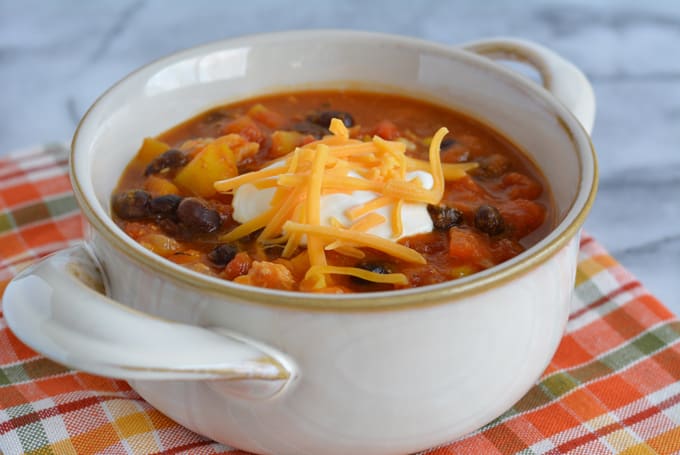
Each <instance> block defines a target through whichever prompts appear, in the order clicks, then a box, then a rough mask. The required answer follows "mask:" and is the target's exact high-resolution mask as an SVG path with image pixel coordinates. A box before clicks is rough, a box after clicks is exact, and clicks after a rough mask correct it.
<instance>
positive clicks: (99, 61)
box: [0, 0, 680, 314]
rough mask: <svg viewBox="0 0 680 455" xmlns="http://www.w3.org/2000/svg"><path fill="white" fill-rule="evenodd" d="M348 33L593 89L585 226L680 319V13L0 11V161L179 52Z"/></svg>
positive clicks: (179, 6)
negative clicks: (502, 49) (483, 59)
mask: <svg viewBox="0 0 680 455" xmlns="http://www.w3.org/2000/svg"><path fill="white" fill-rule="evenodd" d="M304 28H351V29H362V30H373V31H381V32H389V33H397V34H403V35H410V36H417V37H421V38H426V39H429V40H433V41H439V42H443V43H457V42H463V41H468V40H472V39H476V38H482V37H488V36H494V35H511V36H517V37H523V38H528V39H532V40H536V41H538V42H541V43H543V44H545V45H547V46H549V47H551V48H553V49H555V50H556V51H558V52H560V53H561V54H563V55H564V56H565V57H567V58H569V59H571V60H572V61H573V62H575V63H576V64H577V65H578V66H580V67H581V68H582V69H583V70H584V71H585V73H586V74H587V76H588V77H589V78H590V80H591V82H592V83H593V85H594V87H595V92H596V95H597V99H598V113H597V119H596V124H595V130H594V134H593V142H594V144H595V146H596V148H597V150H598V153H599V159H600V166H601V186H600V192H599V196H598V199H597V202H596V204H595V207H594V209H593V212H592V214H591V216H590V219H589V220H588V222H587V224H586V228H587V230H588V231H589V232H590V233H592V234H594V235H595V236H596V237H597V238H598V240H599V241H600V242H602V243H603V244H604V245H605V246H606V247H607V248H608V249H609V251H610V252H611V253H612V254H613V255H614V256H615V257H616V258H617V259H618V260H619V261H621V262H622V263H623V264H624V265H625V266H626V267H627V268H628V269H629V270H630V271H632V272H633V273H634V274H636V275H637V276H638V277H639V278H640V279H641V280H642V282H643V283H644V284H645V285H646V286H647V287H648V288H649V289H650V290H651V291H652V292H653V293H654V294H656V295H657V296H658V297H659V298H660V299H661V300H662V301H663V302H664V303H665V304H666V305H668V306H669V307H671V308H672V309H673V310H674V311H675V313H676V314H680V2H678V1H674V0H668V1H651V0H648V1H646V2H642V1H639V0H635V1H538V0H534V1H523V2H520V1H479V0H478V1H465V2H461V1H458V2H453V1H450V2H449V1H443V0H442V1H436V0H434V1H421V2H418V1H414V0H410V1H408V0H407V1H398V0H391V1H369V0H364V1H361V0H333V1H322V0H318V1H295V2H293V1H289V2H283V1H275V0H246V1H222V2H218V1H208V0H193V1H191V2H179V1H160V0H158V1H97V2H94V1H85V0H82V1H75V0H63V1H56V0H53V1H51V0H45V1H35V0H32V1H19V0H17V1H11V0H0V154H3V153H6V152H8V151H10V150H13V149H16V148H23V147H28V146H31V145H34V144H38V143H44V142H50V141H64V142H65V141H68V140H70V137H71V134H72V133H73V130H74V127H75V125H76V123H77V122H78V120H79V118H80V117H81V116H82V115H83V113H84V112H85V110H86V109H87V107H88V106H89V105H90V104H91V103H92V102H93V101H94V99H95V98H96V97H97V96H98V95H99V94H100V93H101V92H102V91H104V90H105V89H106V88H107V87H108V86H110V85H111V84H113V83H114V82H115V81H117V80H118V79H120V78H121V77H123V76H124V75H125V74H127V73H128V72H130V71H132V70H133V69H135V68H136V67H138V66H140V65H143V64H144V63H146V62H148V61H150V60H151V59H155V58H157V57H160V56H163V55H165V54H167V53H171V52H173V51H176V50H178V49H182V48H186V47H189V46H193V45H196V44H199V43H203V42H206V41H211V40H216V39H221V38H227V37H232V36H237V35H242V34H247V33H256V32H262V31H271V30H288V29H304Z"/></svg>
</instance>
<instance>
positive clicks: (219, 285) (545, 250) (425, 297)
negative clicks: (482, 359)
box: [69, 29, 598, 312]
mask: <svg viewBox="0 0 680 455" xmlns="http://www.w3.org/2000/svg"><path fill="white" fill-rule="evenodd" d="M309 35H314V36H316V37H317V38H318V37H319V36H320V35H323V37H324V38H326V39H331V38H336V39H344V40H347V39H355V40H381V41H383V42H388V43H390V44H396V45H403V46H407V47H410V48H417V49H419V50H428V51H431V52H437V53H439V54H448V55H449V56H455V57H457V58H459V59H466V60H467V61H466V64H474V65H478V66H481V67H482V68H483V69H486V70H490V71H493V72H496V73H497V74H499V75H500V76H501V77H504V78H506V79H507V80H509V81H510V82H512V83H513V84H517V85H519V86H520V87H521V88H523V89H525V90H527V91H529V92H531V93H532V95H534V96H538V97H539V98H540V101H541V102H542V103H544V104H546V105H547V106H549V107H550V108H551V109H552V110H553V113H554V115H555V116H556V120H557V122H558V124H559V126H560V127H561V128H562V129H563V131H564V132H565V134H566V135H567V137H568V138H569V140H570V141H571V142H572V144H573V146H574V149H575V151H576V158H577V159H578V162H579V163H578V164H579V191H578V192H577V193H576V195H575V196H574V199H573V200H572V202H571V206H570V207H569V209H568V210H567V211H566V213H565V215H564V217H563V220H562V221H561V222H560V223H559V224H558V225H557V226H555V227H554V228H553V229H552V230H551V231H550V232H549V233H548V235H546V236H545V237H544V238H543V239H541V240H540V241H539V242H537V243H536V244H535V245H533V246H532V247H530V248H529V249H527V250H526V251H524V252H523V253H521V254H520V255H518V256H516V257H515V258H513V259H510V260H508V261H505V262H503V263H501V264H498V265H496V266H494V267H491V268H489V269H487V270H484V271H481V272H478V273H475V274H472V275H470V276H468V277H465V278H459V279H456V280H450V281H446V282H443V283H438V284H434V285H428V286H422V287H417V288H409V289H404V290H392V291H382V292H371V293H348V294H317V293H305V292H300V291H281V290H273V289H263V288H258V287H255V286H249V285H242V284H238V283H233V282H231V281H228V280H224V279H221V278H215V277H210V276H208V275H204V274H201V273H198V272H195V271H192V270H189V269H186V268H183V267H181V266H177V265H175V264H173V263H171V262H169V261H167V260H166V259H164V258H162V257H160V256H158V255H155V254H154V253H152V252H150V251H147V250H144V251H143V252H142V254H140V251H136V249H135V245H136V243H135V245H132V242H134V241H133V240H131V239H130V238H129V237H127V236H125V235H124V234H123V233H122V231H121V230H120V228H118V229H116V228H117V226H115V225H114V223H113V221H112V219H111V218H110V216H106V217H102V216H100V215H99V214H98V213H97V210H96V209H95V208H94V206H95V205H100V204H98V202H94V203H93V202H92V201H90V200H89V198H88V196H87V195H86V193H85V192H84V191H83V186H82V185H81V183H80V181H79V172H78V170H77V166H76V163H77V157H78V155H79V150H80V149H81V148H82V147H89V144H86V145H84V146H83V145H81V141H80V133H81V130H82V129H83V126H84V125H85V124H86V123H87V122H88V121H89V119H90V117H91V115H92V114H93V113H94V112H96V110H97V109H98V107H99V106H100V105H101V104H102V101H103V100H105V99H107V98H108V97H109V96H111V95H112V94H114V93H115V92H116V90H118V89H119V88H120V87H121V86H122V85H123V84H125V83H126V82H127V81H128V80H130V79H133V78H134V77H135V76H137V75H138V74H140V73H142V72H143V71H145V70H148V69H150V68H151V67H154V66H158V65H161V64H163V63H171V62H173V61H175V60H176V59H180V58H183V57H185V56H186V57H189V56H197V55H202V54H205V53H209V52H211V51H214V50H217V49H220V50H224V49H229V48H235V47H237V46H243V45H247V44H257V43H266V42H269V43H273V42H276V41H279V40H281V39H300V38H303V37H309ZM584 149H586V150H584ZM588 162H589V163H592V170H591V176H590V177H591V178H590V181H589V182H584V173H586V174H587V172H584V171H587V170H588V166H587V164H589V163H588ZM69 175H70V179H71V184H72V186H73V189H74V194H75V197H76V200H77V202H78V205H79V206H80V209H81V210H82V212H83V214H84V215H85V217H86V219H87V221H88V223H89V224H90V225H92V227H93V228H94V231H96V233H97V234H99V235H100V236H102V237H103V238H104V239H105V240H107V242H108V244H109V245H110V246H112V247H114V248H115V249H116V251H118V252H120V253H122V254H124V255H125V256H127V257H128V258H129V259H130V260H132V261H133V262H135V263H139V264H141V265H142V266H144V267H145V268H147V269H150V270H151V271H153V272H155V273H158V274H160V275H161V276H163V277H164V278H166V279H170V280H172V281H179V282H181V283H183V284H184V285H188V286H190V287H193V288H195V289H196V290H198V291H200V292H208V293H210V294H217V295H221V296H229V297H235V298H238V299H239V300H240V301H244V302H248V303H257V304H263V305H268V306H277V307H282V308H283V307H287V308H296V309H305V310H315V311H333V312H344V311H349V312H358V311H386V310H396V309H406V308H412V307H422V306H431V305H437V304H440V303H449V302H451V301H452V300H453V299H460V298H462V297H466V296H469V295H474V294H479V293H482V292H486V291H488V290H491V289H494V288H496V287H498V286H501V285H504V284H506V283H508V282H510V281H512V280H514V279H516V278H518V277H520V276H522V275H524V274H526V273H528V272H530V271H531V270H533V269H535V268H537V267H539V266H540V265H542V264H543V263H545V262H546V261H548V260H549V259H550V258H552V257H553V256H554V255H555V254H557V253H558V252H559V251H560V250H561V249H562V248H563V247H565V246H566V245H567V244H568V243H569V241H570V240H571V239H572V238H574V237H576V236H578V234H579V232H580V229H581V227H582V225H583V223H584V222H585V219H586V217H587V215H588V213H589V212H590V209H591V208H592V205H593V202H594V200H595V195H596V193H597V186H598V164H597V156H596V153H595V148H594V146H593V144H592V141H591V139H590V136H589V134H588V133H587V132H586V131H585V130H584V128H583V126H582V125H581V124H580V122H579V121H578V120H577V119H576V118H575V117H574V116H573V114H572V113H571V112H569V111H568V110H567V109H566V107H564V106H563V105H562V104H561V103H560V102H559V101H558V100H557V99H555V98H554V97H553V95H552V94H551V93H549V92H548V91H547V90H546V89H545V88H543V87H542V86H540V85H538V84H536V83H534V82H532V81H531V80H529V79H527V78H526V77H524V76H522V75H520V74H519V73H517V72H515V71H512V70H510V69H508V68H505V67H502V66H501V65H498V64H497V63H494V62H493V61H491V60H489V59H487V58H485V57H482V56H480V55H478V54H475V53H473V52H470V51H466V50H465V49H462V48H458V47H455V45H445V44H440V43H436V42H432V41H428V40H424V39H419V38H413V37H406V36H400V35H392V34H385V33H374V32H365V31H354V30H333V29H319V30H294V31H284V32H272V33H261V34H252V35H243V36H239V37H235V38H228V39H224V40H218V41H212V42H209V43H205V44H201V45H198V46H194V47H190V48H187V49H183V50H180V51H177V52H173V53H171V54H168V55H165V56H163V57H161V58H158V59H156V60H153V61H151V62H149V63H147V64H146V65H143V66H141V67H139V68H138V69H136V70H134V71H133V72H131V73H129V74H127V75H126V76H124V77H123V78H122V79H120V80H119V81H118V82H116V83H115V84H113V85H112V86H111V87H109V88H108V89H107V90H106V91H105V92H103V93H102V94H101V95H100V96H99V97H98V98H97V99H96V100H95V101H94V102H93V103H92V105H91V106H90V107H89V109H88V110H87V111H86V112H85V114H84V115H83V117H82V118H81V120H80V122H79V123H78V126H77V127H76V130H75V132H74V135H73V140H72V142H71V150H70V154H69ZM584 191H588V194H587V195H586V196H585V198H584V197H582V196H583V193H584ZM579 199H580V201H579ZM114 226H115V227H114Z"/></svg>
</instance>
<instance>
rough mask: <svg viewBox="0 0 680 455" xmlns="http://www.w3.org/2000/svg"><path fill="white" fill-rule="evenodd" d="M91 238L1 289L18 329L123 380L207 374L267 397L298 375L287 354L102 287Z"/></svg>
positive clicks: (62, 357) (54, 355)
mask: <svg viewBox="0 0 680 455" xmlns="http://www.w3.org/2000/svg"><path fill="white" fill-rule="evenodd" d="M103 288H104V286H103V282H102V276H101V273H100V270H99V267H98V264H97V261H96V260H95V259H94V258H93V255H92V254H91V253H90V252H89V249H88V248H87V246H86V245H85V244H79V245H76V246H74V247H72V248H69V249H66V250H62V251H60V252H58V253H56V254H54V255H52V256H49V257H47V258H44V259H43V260H41V261H39V262H37V263H36V264H34V265H32V266H30V267H29V268H27V269H26V270H23V271H22V272H20V273H19V274H18V275H17V276H16V277H14V279H13V280H12V281H11V282H10V283H9V285H8V286H7V289H6V290H5V293H4V295H3V312H4V314H5V318H6V320H7V323H8V325H9V327H10V328H11V329H12V331H13V332H14V333H15V335H16V336H17V337H18V338H19V339H21V340H22V341H23V342H24V343H26V344H27V345H28V346H30V347H31V348H33V349H35V350H36V351H38V352H40V353H41V354H43V355H45V356H46V357H48V358H50V359H52V360H55V361H57V362H59V363H62V364H64V365H67V366H70V367H73V368H78V369H81V370H84V371H87V372H89V373H94V374H99V375H102V376H110V377H115V378H120V379H133V380H153V381H163V380H171V381H179V380H199V381H200V380H209V381H210V382H211V383H212V384H217V385H218V386H219V388H220V389H221V390H223V391H224V392H226V393H228V394H229V393H231V394H237V395H239V396H241V397H243V398H250V399H265V398H269V397H272V396H274V395H276V394H278V393H279V392H280V391H281V390H282V389H283V388H284V387H285V386H286V385H287V384H289V383H290V382H291V381H292V380H293V379H294V378H295V376H296V375H297V373H296V370H297V368H296V367H295V365H294V364H293V362H292V360H291V359H289V358H288V357H287V356H286V355H284V354H283V353H281V352H279V351H277V350H275V349H273V348H270V347H268V346H265V345H263V344H262V343H258V342H256V341H254V340H250V339H248V338H246V337H243V336H241V335H239V334H235V333H231V332H227V331H226V330H223V329H220V328H208V327H199V326H194V325H188V324H182V323H178V322H173V321H169V320H164V319H161V318H157V317H155V316H152V315H149V314H146V313H142V312H139V311H136V310H133V309H131V308H129V307H127V306H124V305H122V304H120V303H118V302H116V301H114V300H112V299H110V298H108V297H107V296H105V295H104V294H103V290H104V289H103Z"/></svg>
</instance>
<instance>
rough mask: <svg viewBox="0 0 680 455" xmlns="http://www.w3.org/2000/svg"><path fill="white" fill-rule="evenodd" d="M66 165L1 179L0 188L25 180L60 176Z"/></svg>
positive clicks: (24, 181) (19, 183)
mask: <svg viewBox="0 0 680 455" xmlns="http://www.w3.org/2000/svg"><path fill="white" fill-rule="evenodd" d="M67 167H68V166H67V165H65V164H64V165H61V166H54V167H50V168H47V169H41V170H38V171H35V172H31V173H29V174H26V175H19V176H16V177H11V178H9V179H2V180H0V189H3V188H9V187H13V186H18V185H22V184H25V183H26V181H27V180H28V181H29V182H38V181H40V180H46V179H50V178H53V177H60V176H63V175H64V173H65V172H66V169H67Z"/></svg>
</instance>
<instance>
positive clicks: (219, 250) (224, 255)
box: [208, 243, 238, 267]
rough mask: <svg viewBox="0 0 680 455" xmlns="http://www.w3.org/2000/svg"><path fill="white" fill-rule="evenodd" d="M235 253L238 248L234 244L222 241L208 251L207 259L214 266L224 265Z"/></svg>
mask: <svg viewBox="0 0 680 455" xmlns="http://www.w3.org/2000/svg"><path fill="white" fill-rule="evenodd" d="M236 253H238V249H237V248H236V247H235V246H234V245H232V244H231V243H223V244H222V245H218V246H216V247H215V248H214V249H213V250H212V251H211V252H210V253H208V259H210V262H212V263H213V264H215V265H216V266H218V267H224V266H226V265H227V264H229V262H230V261H231V260H232V259H234V257H235V256H236Z"/></svg>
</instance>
